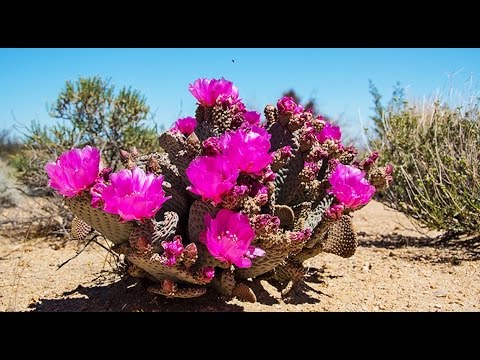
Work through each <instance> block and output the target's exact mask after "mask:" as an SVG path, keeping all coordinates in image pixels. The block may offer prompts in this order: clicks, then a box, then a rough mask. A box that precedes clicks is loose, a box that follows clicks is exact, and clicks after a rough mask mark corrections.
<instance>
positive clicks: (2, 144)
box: [0, 129, 22, 160]
mask: <svg viewBox="0 0 480 360" xmlns="http://www.w3.org/2000/svg"><path fill="white" fill-rule="evenodd" d="M21 148H22V142H21V141H20V139H18V138H17V137H14V136H12V134H11V131H10V130H7V129H4V130H0V159H4V160H8V159H9V158H10V157H11V156H12V155H14V154H16V153H18V152H19V151H20V149H21Z"/></svg>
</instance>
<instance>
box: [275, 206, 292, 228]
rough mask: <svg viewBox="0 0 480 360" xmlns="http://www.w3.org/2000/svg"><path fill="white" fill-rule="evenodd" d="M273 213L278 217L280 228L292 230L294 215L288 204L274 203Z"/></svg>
mask: <svg viewBox="0 0 480 360" xmlns="http://www.w3.org/2000/svg"><path fill="white" fill-rule="evenodd" d="M273 215H275V216H277V217H278V218H279V219H280V226H281V228H282V229H286V230H292V228H293V224H294V222H295V215H294V214H293V210H292V209H291V208H290V207H289V206H287V205H275V206H274V207H273Z"/></svg>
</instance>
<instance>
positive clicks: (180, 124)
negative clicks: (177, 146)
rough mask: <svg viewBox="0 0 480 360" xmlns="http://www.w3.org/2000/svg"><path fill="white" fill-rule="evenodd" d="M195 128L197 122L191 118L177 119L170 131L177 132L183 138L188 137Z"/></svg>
mask: <svg viewBox="0 0 480 360" xmlns="http://www.w3.org/2000/svg"><path fill="white" fill-rule="evenodd" d="M196 127H197V120H196V119H195V118H193V117H191V116H188V117H185V118H181V119H178V120H177V121H176V122H175V124H174V125H173V128H172V130H174V131H178V132H180V133H182V134H183V135H185V136H188V135H190V134H191V133H193V132H194V131H195V128H196Z"/></svg>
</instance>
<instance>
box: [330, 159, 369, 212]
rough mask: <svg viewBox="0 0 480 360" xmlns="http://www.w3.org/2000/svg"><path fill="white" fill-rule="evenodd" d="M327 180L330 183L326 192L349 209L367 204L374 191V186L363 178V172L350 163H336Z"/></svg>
mask: <svg viewBox="0 0 480 360" xmlns="http://www.w3.org/2000/svg"><path fill="white" fill-rule="evenodd" d="M328 181H329V182H330V185H332V187H331V188H330V189H328V192H329V193H330V194H334V195H335V197H336V198H337V199H338V201H340V202H341V203H342V204H344V205H345V206H346V207H348V208H351V209H355V208H357V207H359V206H361V205H365V204H367V203H368V202H369V201H370V200H371V199H372V196H373V194H374V193H375V187H374V186H372V185H370V183H369V182H368V181H367V179H365V172H364V171H361V170H360V169H357V168H356V167H353V166H350V165H343V164H338V165H337V166H336V167H335V170H334V171H333V172H332V174H331V175H330V177H329V178H328Z"/></svg>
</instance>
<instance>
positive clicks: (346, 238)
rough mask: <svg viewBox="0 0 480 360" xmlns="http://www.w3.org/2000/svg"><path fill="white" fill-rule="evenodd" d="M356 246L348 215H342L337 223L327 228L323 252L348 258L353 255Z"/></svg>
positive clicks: (355, 237)
mask: <svg viewBox="0 0 480 360" xmlns="http://www.w3.org/2000/svg"><path fill="white" fill-rule="evenodd" d="M357 246H358V240H357V235H356V234H355V230H354V229H353V224H352V218H351V217H350V216H349V215H343V216H342V218H341V219H340V220H339V221H336V222H334V223H333V224H332V226H330V227H329V229H328V233H327V236H326V239H325V243H324V244H323V251H324V252H326V253H331V254H335V255H338V256H341V257H343V258H348V257H350V256H352V255H353V254H355V251H356V250H357Z"/></svg>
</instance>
